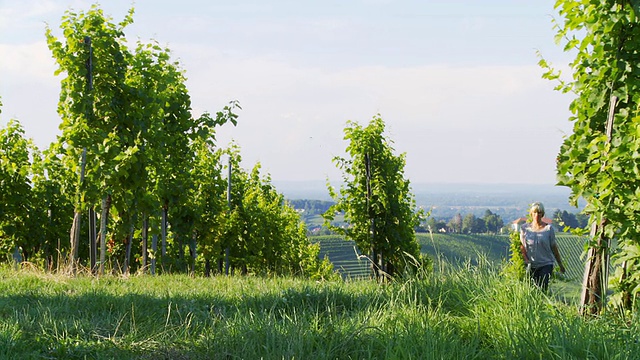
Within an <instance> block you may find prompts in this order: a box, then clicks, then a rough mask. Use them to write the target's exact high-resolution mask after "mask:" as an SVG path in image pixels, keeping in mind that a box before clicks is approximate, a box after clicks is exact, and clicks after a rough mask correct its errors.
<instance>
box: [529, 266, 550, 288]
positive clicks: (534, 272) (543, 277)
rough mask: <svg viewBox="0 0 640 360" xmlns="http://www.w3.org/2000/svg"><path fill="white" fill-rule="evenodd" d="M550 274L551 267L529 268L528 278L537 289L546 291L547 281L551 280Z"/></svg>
mask: <svg viewBox="0 0 640 360" xmlns="http://www.w3.org/2000/svg"><path fill="white" fill-rule="evenodd" d="M551 272H553V265H545V266H540V267H531V271H530V273H529V276H531V280H532V281H533V283H534V284H536V286H537V287H539V288H540V289H542V291H547V288H548V287H549V279H551Z"/></svg>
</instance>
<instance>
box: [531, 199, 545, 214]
mask: <svg viewBox="0 0 640 360" xmlns="http://www.w3.org/2000/svg"><path fill="white" fill-rule="evenodd" d="M533 211H535V212H537V213H540V214H542V215H544V205H542V203H541V202H534V203H533V204H531V207H530V208H529V212H533Z"/></svg>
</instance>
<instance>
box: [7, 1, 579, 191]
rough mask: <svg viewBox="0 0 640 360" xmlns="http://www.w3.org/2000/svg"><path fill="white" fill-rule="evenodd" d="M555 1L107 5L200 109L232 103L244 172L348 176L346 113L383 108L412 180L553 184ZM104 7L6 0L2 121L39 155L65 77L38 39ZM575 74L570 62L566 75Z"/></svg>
mask: <svg viewBox="0 0 640 360" xmlns="http://www.w3.org/2000/svg"><path fill="white" fill-rule="evenodd" d="M554 2H555V1H553V0H528V1H524V0H523V1H519V0H482V1H480V0H441V1H435V0H397V1H392V0H323V1H318V0H307V1H294V0H271V1H264V0H247V1H243V0H237V1H228V0H224V1H220V0H206V1H196V0H182V1H168V0H138V1H136V2H135V3H134V2H131V1H121V0H108V1H106V0H105V1H103V2H102V3H100V4H101V5H100V7H101V8H102V9H103V10H104V12H105V13H106V14H107V15H110V16H111V17H112V18H113V21H114V22H116V23H117V22H120V21H121V20H122V19H123V18H124V16H125V14H126V13H127V11H128V9H129V8H131V7H132V6H133V7H134V8H135V15H134V24H132V25H130V26H128V27H127V28H125V35H126V37H127V39H128V41H129V44H131V46H132V47H133V46H135V42H136V41H137V40H141V41H143V42H149V41H150V40H151V39H154V40H156V41H158V42H159V43H160V44H163V45H166V46H168V47H169V48H170V49H171V51H172V54H173V58H174V59H175V60H177V61H179V62H180V64H181V66H182V68H183V69H184V70H185V72H186V76H187V78H188V80H187V87H188V90H189V93H190V95H191V100H192V111H193V115H194V117H197V116H199V115H200V114H201V113H202V112H204V111H208V112H210V113H215V112H217V111H219V110H221V109H222V108H223V107H224V106H225V105H227V104H228V103H229V102H230V101H232V100H237V101H238V102H239V103H240V106H241V107H242V110H239V111H238V115H239V118H238V125H237V126H235V127H234V126H232V125H231V124H227V125H225V126H223V127H222V128H219V129H218V132H217V140H218V144H219V146H221V147H226V146H228V144H229V143H230V142H231V141H233V142H235V143H236V144H237V145H238V146H239V147H240V150H241V156H242V158H243V163H242V166H243V167H244V168H246V169H250V168H252V167H253V166H254V165H255V164H256V163H258V162H259V163H260V164H261V166H262V173H263V174H269V175H270V176H271V179H272V180H273V181H307V180H312V181H317V180H320V181H325V180H327V179H328V180H330V181H339V180H341V177H342V172H341V171H340V170H339V169H338V168H337V167H336V165H335V163H334V162H333V160H332V159H333V158H334V157H335V156H344V153H345V148H346V147H347V145H348V143H347V142H346V141H345V140H344V128H345V127H346V124H347V121H354V122H357V123H359V124H361V125H363V126H366V125H367V124H368V122H369V121H370V120H371V119H372V118H373V117H374V116H375V115H376V114H380V116H381V117H382V118H383V120H384V121H385V124H386V133H385V136H386V137H387V138H388V139H390V140H391V141H392V142H393V143H392V147H393V148H394V151H395V153H396V154H398V155H399V154H402V153H404V154H406V166H405V169H404V174H405V177H406V178H407V179H409V180H410V181H411V182H412V183H478V184H554V183H555V181H556V180H555V159H556V156H557V154H558V151H559V148H560V145H561V143H562V141H563V138H564V137H565V136H567V135H568V134H570V133H571V129H572V123H571V122H570V121H569V117H570V113H569V110H568V108H569V103H570V101H571V100H572V96H571V95H568V94H561V93H560V92H557V91H554V89H553V88H554V87H555V85H557V84H556V83H553V82H550V81H548V80H545V79H542V78H541V76H542V73H543V70H542V69H541V68H540V67H539V66H538V65H537V63H538V61H539V59H540V58H539V55H538V53H539V54H542V56H544V58H545V59H547V60H548V61H549V62H550V63H551V64H552V65H553V66H554V67H556V68H559V69H566V68H567V64H568V63H569V62H570V61H571V57H570V54H567V53H564V52H563V51H562V47H561V46H560V45H557V44H556V43H555V41H554V35H555V31H554V29H553V23H552V19H553V18H554V17H556V18H557V14H556V12H555V10H554V8H553V4H554ZM94 3H96V2H95V1H82V0H69V1H65V0H22V1H14V0H0V97H1V101H2V103H3V106H2V114H0V126H5V125H6V123H7V122H8V121H9V119H17V120H19V121H20V123H21V124H22V126H23V127H24V129H25V132H26V136H27V137H30V138H32V139H33V140H34V142H35V143H36V145H37V146H38V147H39V148H41V149H44V148H46V147H48V146H49V144H50V143H51V142H52V141H54V140H55V138H56V136H57V135H58V134H60V130H59V128H58V127H59V125H60V117H59V115H58V114H57V102H58V97H59V93H60V81H61V80H62V78H61V76H62V75H61V76H55V75H54V71H55V70H56V65H55V63H54V60H53V58H52V56H51V53H50V51H49V50H48V48H47V46H46V42H45V36H44V33H45V27H46V25H47V24H48V25H49V26H50V27H51V28H52V30H53V32H54V35H56V36H58V37H59V38H62V34H61V31H60V28H59V24H60V22H61V18H62V16H63V15H64V13H65V11H67V10H69V9H73V10H76V11H80V10H83V11H86V10H88V9H89V8H90V6H91V5H92V4H94ZM567 72H568V70H565V74H566V73H567Z"/></svg>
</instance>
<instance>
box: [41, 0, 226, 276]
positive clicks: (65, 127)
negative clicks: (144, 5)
mask: <svg viewBox="0 0 640 360" xmlns="http://www.w3.org/2000/svg"><path fill="white" fill-rule="evenodd" d="M132 22H133V8H131V9H130V11H129V13H128V15H127V16H125V18H124V19H123V20H122V21H121V22H120V23H119V24H114V23H113V22H112V19H111V18H110V17H107V16H105V15H104V14H103V12H102V10H101V9H100V8H99V7H98V5H93V6H92V7H91V9H90V10H89V11H87V12H73V11H71V10H69V11H67V12H66V13H65V16H64V17H63V21H62V24H61V26H60V27H61V29H62V34H63V37H64V39H63V40H59V39H58V38H56V37H55V36H54V35H53V32H52V30H51V29H49V28H47V32H46V36H47V43H48V46H49V49H50V50H51V52H52V53H53V57H54V58H55V60H56V62H57V64H58V66H59V68H58V70H57V73H65V74H66V77H64V78H63V79H62V80H61V92H60V103H59V107H58V111H59V113H60V116H61V118H62V120H63V121H62V125H61V129H62V136H61V137H60V139H59V142H60V144H61V146H58V147H57V149H58V150H59V151H60V157H61V159H62V161H63V163H64V167H65V168H67V169H72V170H73V171H72V173H76V174H77V173H82V174H83V175H84V176H80V180H79V181H77V184H76V186H75V193H76V196H75V202H74V203H75V204H74V205H75V213H76V218H75V219H79V218H80V217H79V214H80V213H81V212H83V211H85V210H87V209H88V208H92V207H94V206H96V205H97V204H100V203H101V204H102V211H101V214H102V215H101V216H100V217H101V235H100V239H101V261H100V264H101V271H104V268H103V266H104V264H105V261H106V260H105V252H106V244H105V242H106V240H107V232H106V221H107V218H111V219H112V220H113V226H112V231H111V234H110V238H111V239H112V240H113V241H112V244H111V245H112V246H110V250H111V251H110V254H111V256H114V257H118V261H117V263H119V264H122V269H121V270H122V271H124V272H129V269H130V266H131V263H130V259H131V256H132V253H133V252H134V251H135V248H134V239H133V238H134V233H135V231H134V230H135V227H136V223H137V222H138V220H139V219H142V222H143V223H144V224H145V225H143V228H144V229H143V232H145V233H146V230H147V225H146V224H148V222H149V219H151V223H152V224H159V226H160V227H161V229H162V230H160V231H158V230H153V231H154V232H156V233H157V232H160V233H161V234H162V235H163V236H162V240H163V246H162V252H161V254H160V255H161V256H160V258H161V259H162V256H164V255H166V239H167V238H166V234H167V232H166V231H165V230H166V225H167V224H168V223H169V222H170V223H171V228H172V232H173V239H172V242H171V244H172V245H173V247H172V249H171V250H172V251H173V254H172V255H176V256H177V258H178V260H177V261H178V263H179V264H176V265H179V268H183V267H184V266H186V258H185V257H184V247H185V246H187V245H190V246H191V245H192V242H193V235H192V234H193V227H194V221H195V220H194V219H195V217H196V214H195V213H194V210H195V209H194V208H193V207H192V206H190V204H189V202H190V201H191V199H190V198H189V194H190V193H191V191H192V189H194V188H195V187H196V185H195V184H194V183H193V179H192V178H191V177H190V170H191V169H193V167H194V163H195V150H194V145H193V144H194V143H195V142H197V141H198V139H200V138H203V139H205V140H203V141H212V140H208V138H209V137H210V136H211V135H212V129H213V128H214V127H215V126H219V125H222V124H224V123H225V122H227V121H231V122H233V123H234V124H235V117H236V116H235V114H233V109H234V108H235V107H236V104H235V103H234V102H232V104H231V105H230V106H228V107H225V109H224V110H223V111H221V112H219V113H218V114H216V116H215V117H211V116H209V114H207V113H205V114H203V115H202V116H200V117H199V118H194V117H192V115H191V100H190V96H189V93H188V91H187V88H186V85H185V82H186V77H185V75H184V71H183V70H182V69H181V68H180V66H179V63H178V62H176V61H172V60H171V53H170V51H169V49H167V48H162V47H160V46H159V45H158V44H157V43H155V42H152V43H150V44H143V43H140V42H138V43H137V46H136V48H135V50H133V51H132V50H130V49H129V48H128V47H127V43H126V39H125V35H124V29H125V27H126V26H128V25H130V24H131V23H132ZM81 154H82V155H81ZM84 154H86V156H85V155H84ZM81 158H82V159H83V160H86V161H82V162H81V161H80V159H81ZM85 164H86V165H85ZM85 166H86V171H84V169H85ZM112 211H113V212H114V214H113V216H110V214H111V212H112ZM167 218H169V219H170V220H167ZM74 224H76V225H75V226H74V228H78V227H79V220H77V221H75V220H74ZM141 251H142V252H146V249H141ZM143 257H144V256H143ZM74 258H75V256H74Z"/></svg>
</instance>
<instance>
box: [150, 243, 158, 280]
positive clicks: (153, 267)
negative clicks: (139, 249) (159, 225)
mask: <svg viewBox="0 0 640 360" xmlns="http://www.w3.org/2000/svg"><path fill="white" fill-rule="evenodd" d="M151 252H152V253H153V258H151V275H155V274H156V256H157V254H158V235H156V234H153V235H151Z"/></svg>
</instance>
